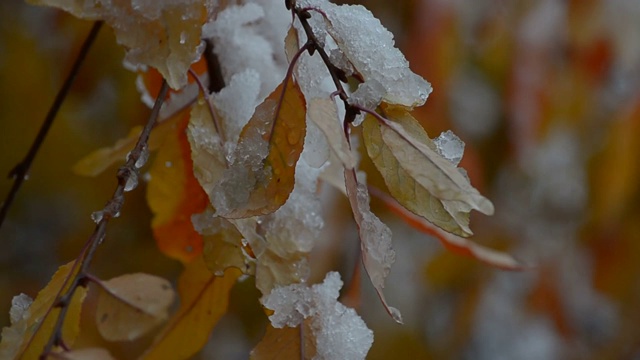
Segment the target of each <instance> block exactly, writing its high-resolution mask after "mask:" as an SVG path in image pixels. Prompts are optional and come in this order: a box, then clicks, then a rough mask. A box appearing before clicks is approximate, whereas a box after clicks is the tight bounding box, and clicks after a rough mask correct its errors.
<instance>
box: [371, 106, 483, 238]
mask: <svg viewBox="0 0 640 360" xmlns="http://www.w3.org/2000/svg"><path fill="white" fill-rule="evenodd" d="M394 120H395V121H396V122H397V123H398V124H399V125H400V126H402V127H403V128H404V130H405V131H406V132H407V133H408V134H410V135H411V136H412V137H413V138H414V139H415V140H416V141H419V142H420V143H422V144H425V145H426V146H427V147H428V148H429V149H433V148H434V145H433V142H432V141H431V139H429V137H428V136H427V133H426V131H424V129H423V128H422V126H420V124H419V123H418V122H417V121H416V120H415V119H414V118H413V117H411V116H397V117H395V118H394ZM381 127H384V125H380V124H379V123H378V122H377V121H376V119H375V118H373V116H367V117H366V118H365V121H364V122H363V124H362V135H363V139H364V144H365V147H366V149H367V153H368V154H369V157H370V158H371V160H372V161H373V163H374V164H375V166H376V168H377V169H378V171H379V172H380V174H381V175H382V178H383V179H384V181H385V183H386V184H387V188H388V189H389V192H390V193H391V195H392V196H393V197H394V198H395V199H396V200H398V202H400V204H402V205H403V206H404V207H406V208H407V209H409V210H410V211H411V212H413V213H414V214H416V215H419V216H422V217H424V218H425V219H427V220H429V221H431V222H432V223H434V224H435V225H437V226H439V227H440V228H442V229H444V230H446V231H449V232H451V233H454V234H457V235H461V236H469V235H471V234H473V233H472V232H471V229H470V228H469V211H470V210H471V209H470V208H468V207H467V208H462V209H461V208H460V206H464V205H465V204H464V203H461V202H459V201H449V200H440V199H438V198H437V197H436V196H434V195H432V194H431V193H430V192H429V190H427V189H426V188H425V187H424V186H422V185H421V184H420V183H419V182H417V181H416V180H415V178H413V177H412V176H411V175H410V174H409V172H408V169H407V167H419V166H423V164H422V163H423V162H424V157H417V158H414V159H411V160H413V161H412V162H411V163H410V162H408V161H402V162H401V161H400V160H399V159H398V158H396V154H395V153H394V151H393V149H392V148H391V147H390V146H389V145H387V142H385V140H384V139H383V137H382V130H383V129H382V128H381ZM405 146H410V145H408V144H405ZM452 166H453V165H452ZM456 171H457V170H456ZM464 210H466V211H464Z"/></svg>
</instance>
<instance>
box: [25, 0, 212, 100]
mask: <svg viewBox="0 0 640 360" xmlns="http://www.w3.org/2000/svg"><path fill="white" fill-rule="evenodd" d="M29 2H30V3H32V4H37V5H48V6H52V7H57V8H60V9H62V10H65V11H67V12H69V13H71V14H73V15H74V16H75V17H77V18H81V19H87V20H103V21H105V22H106V23H107V24H109V26H111V28H113V31H114V32H115V35H116V40H117V41H118V43H119V44H120V45H122V46H123V47H124V48H125V49H126V56H125V61H126V62H127V63H128V64H130V65H131V66H136V67H144V66H153V67H154V68H156V69H158V71H159V72H160V73H161V74H162V76H163V77H164V78H165V79H167V82H168V83H169V86H171V87H172V88H173V89H179V88H181V87H183V86H184V85H186V84H187V69H189V66H190V65H191V64H192V63H194V62H196V61H197V60H198V59H199V58H200V54H201V52H202V50H203V46H201V44H200V37H201V32H202V25H203V24H204V21H205V20H206V14H207V9H206V7H205V2H204V1H202V0H188V1H153V0H151V1H149V0H147V1H144V0H139V1H110V2H108V3H105V2H104V1H101V0H87V1H76V0H29Z"/></svg>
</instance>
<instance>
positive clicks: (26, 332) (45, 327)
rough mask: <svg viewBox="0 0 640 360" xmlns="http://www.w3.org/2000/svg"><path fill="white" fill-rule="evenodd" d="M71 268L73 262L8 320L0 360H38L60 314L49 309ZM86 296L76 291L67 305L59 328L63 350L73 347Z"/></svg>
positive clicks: (56, 308)
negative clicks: (23, 309)
mask: <svg viewBox="0 0 640 360" xmlns="http://www.w3.org/2000/svg"><path fill="white" fill-rule="evenodd" d="M72 268H73V262H70V263H68V264H66V265H63V266H61V267H60V268H58V271H56V273H55V274H54V275H53V277H52V278H51V281H49V283H48V284H47V285H46V286H45V287H44V288H43V289H42V290H40V292H39V293H38V296H37V297H36V298H35V300H34V301H33V303H32V304H31V305H30V306H29V308H28V309H26V310H25V311H23V312H20V316H16V318H15V319H12V324H11V327H5V328H4V329H2V342H1V343H0V359H37V358H38V357H39V356H40V354H41V353H42V351H43V349H44V347H45V345H46V343H47V342H48V341H49V339H50V338H51V336H53V330H54V325H55V322H56V320H57V318H58V316H59V314H60V308H59V307H53V306H54V301H55V299H56V297H57V296H58V294H59V293H61V292H62V291H63V290H66V289H67V287H68V286H69V284H67V283H65V281H66V280H67V279H68V278H69V277H71V276H74V274H73V273H71V270H72ZM86 294H87V289H86V288H83V287H79V288H78V289H76V291H75V294H74V295H73V297H72V299H71V302H70V303H69V305H68V311H67V314H66V317H65V321H64V324H63V326H62V336H63V340H64V342H65V344H66V345H67V346H71V345H72V344H73V342H74V341H75V339H76V337H77V336H78V333H79V332H80V311H81V309H82V302H83V301H84V298H85V296H86ZM13 320H16V321H15V322H14V321H13Z"/></svg>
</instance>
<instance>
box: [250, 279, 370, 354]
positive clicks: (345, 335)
mask: <svg viewBox="0 0 640 360" xmlns="http://www.w3.org/2000/svg"><path fill="white" fill-rule="evenodd" d="M341 287H342V280H340V275H339V274H338V273H336V272H330V273H328V274H327V276H326V277H325V279H324V282H323V283H322V284H316V285H313V286H311V287H308V286H307V285H304V284H293V285H289V286H285V287H278V288H275V289H273V291H271V293H270V294H269V295H267V296H265V297H263V299H262V304H263V305H264V306H265V307H266V308H268V309H271V310H273V311H274V313H273V314H272V315H271V316H269V320H270V321H271V325H273V327H274V328H284V327H290V328H291V327H297V326H300V324H305V325H304V326H303V329H308V328H310V330H311V334H310V335H309V336H311V337H312V339H313V340H312V341H313V342H314V345H315V346H312V347H311V348H312V349H313V348H314V347H315V351H316V355H315V357H314V359H336V360H338V359H364V358H365V357H366V355H367V353H368V352H369V348H370V347H371V344H372V343H373V332H372V331H371V330H369V329H368V328H367V326H366V324H365V323H364V321H363V320H362V319H361V318H360V317H359V316H358V314H357V313H356V312H355V310H353V309H350V308H347V307H346V306H344V305H342V304H341V303H339V302H338V301H337V299H338V295H339V293H340V288H341ZM308 322H310V324H309V326H308V325H307V323H308ZM304 335H305V342H306V341H308V340H307V339H306V336H307V334H304ZM262 341H263V342H264V341H273V340H272V339H271V338H270V337H269V334H267V336H265V338H264V339H263V340H262ZM299 341H300V339H299V338H298V347H299V346H300V345H299V344H300V343H299ZM263 347H264V345H263V344H262V343H261V344H258V346H257V347H256V349H254V352H253V353H252V358H254V359H262V358H268V357H257V355H258V354H260V352H259V351H260V349H261V348H263ZM305 349H307V346H305Z"/></svg>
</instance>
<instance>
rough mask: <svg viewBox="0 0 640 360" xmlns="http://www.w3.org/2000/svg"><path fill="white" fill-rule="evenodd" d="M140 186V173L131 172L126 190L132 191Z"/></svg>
mask: <svg viewBox="0 0 640 360" xmlns="http://www.w3.org/2000/svg"><path fill="white" fill-rule="evenodd" d="M137 186H138V174H136V173H135V172H133V171H132V172H130V173H129V177H128V178H127V181H126V182H125V183H124V191H131V190H133V189H135V188H136V187H137Z"/></svg>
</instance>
